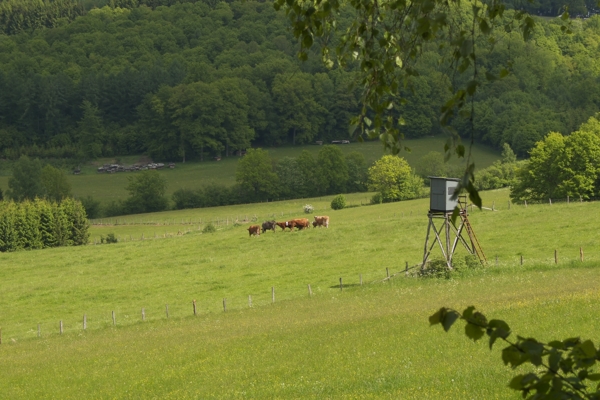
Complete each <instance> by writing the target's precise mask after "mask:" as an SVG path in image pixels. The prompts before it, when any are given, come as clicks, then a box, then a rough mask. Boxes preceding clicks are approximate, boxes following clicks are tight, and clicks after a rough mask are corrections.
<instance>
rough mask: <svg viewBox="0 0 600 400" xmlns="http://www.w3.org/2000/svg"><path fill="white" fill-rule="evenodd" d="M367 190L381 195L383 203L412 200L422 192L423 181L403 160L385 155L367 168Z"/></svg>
mask: <svg viewBox="0 0 600 400" xmlns="http://www.w3.org/2000/svg"><path fill="white" fill-rule="evenodd" d="M369 190H372V191H375V192H379V193H381V198H382V200H383V202H391V201H399V200H408V199H414V198H416V197H419V196H421V194H422V192H423V179H422V178H421V177H419V176H417V175H416V174H415V173H414V171H413V170H412V169H411V168H410V165H408V162H406V160H405V159H404V158H402V157H398V156H393V155H386V156H383V157H382V158H380V159H379V160H377V161H376V162H375V164H374V165H373V166H372V167H371V168H369Z"/></svg>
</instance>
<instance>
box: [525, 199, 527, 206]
mask: <svg viewBox="0 0 600 400" xmlns="http://www.w3.org/2000/svg"><path fill="white" fill-rule="evenodd" d="M525 208H527V200H525Z"/></svg>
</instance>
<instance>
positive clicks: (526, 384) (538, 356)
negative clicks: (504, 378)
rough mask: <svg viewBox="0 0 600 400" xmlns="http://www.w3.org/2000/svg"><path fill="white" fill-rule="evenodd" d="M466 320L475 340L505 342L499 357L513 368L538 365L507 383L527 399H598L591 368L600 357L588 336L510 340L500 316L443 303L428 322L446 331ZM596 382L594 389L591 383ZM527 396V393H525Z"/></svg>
mask: <svg viewBox="0 0 600 400" xmlns="http://www.w3.org/2000/svg"><path fill="white" fill-rule="evenodd" d="M459 320H462V321H465V334H466V335H467V337H468V338H470V339H473V341H477V340H479V339H481V338H482V337H483V336H484V335H487V336H488V337H489V346H490V349H492V347H493V346H494V344H495V343H496V342H497V341H498V339H500V340H501V341H502V342H504V343H505V344H506V345H507V346H506V347H505V348H504V349H502V361H503V362H504V364H505V365H509V366H510V367H511V368H513V369H515V368H517V367H518V366H520V365H522V364H527V363H529V364H531V365H533V366H535V367H537V369H536V370H537V371H538V372H530V373H527V374H519V375H516V376H515V377H514V378H513V379H512V380H511V381H510V383H509V385H508V386H509V387H510V388H511V389H514V390H518V391H520V392H521V393H522V395H523V398H529V399H536V400H537V399H594V400H598V399H600V383H597V384H595V382H600V373H598V372H594V371H593V369H594V367H595V366H596V363H597V362H598V361H600V349H599V348H597V347H596V346H595V345H594V343H593V342H592V341H591V340H584V341H582V340H581V339H580V338H569V339H565V340H563V341H559V340H554V341H551V342H549V343H543V342H540V341H538V340H536V339H535V338H524V337H522V336H518V335H517V337H516V340H510V339H509V336H510V335H511V333H512V332H511V329H510V327H509V326H508V324H507V323H506V322H505V321H503V320H499V319H492V320H490V321H488V320H487V318H486V316H485V315H483V314H482V313H480V312H479V311H476V310H475V307H473V306H470V307H467V308H466V309H465V310H464V311H463V312H462V314H461V313H459V312H458V311H456V310H453V309H451V308H446V307H442V308H440V309H439V310H438V311H437V312H436V313H435V314H433V315H432V316H430V317H429V323H430V324H431V325H437V324H440V325H442V327H443V328H444V330H445V331H446V332H448V331H449V330H450V328H451V327H452V326H453V325H454V323H455V322H456V321H459ZM594 384H595V385H596V386H595V389H590V386H592V385H594ZM528 396H529V397H528Z"/></svg>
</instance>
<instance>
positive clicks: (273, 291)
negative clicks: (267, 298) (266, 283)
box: [271, 286, 275, 303]
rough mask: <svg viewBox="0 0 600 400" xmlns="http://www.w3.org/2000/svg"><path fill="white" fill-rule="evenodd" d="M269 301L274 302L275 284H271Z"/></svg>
mask: <svg viewBox="0 0 600 400" xmlns="http://www.w3.org/2000/svg"><path fill="white" fill-rule="evenodd" d="M271 302H272V303H275V286H271Z"/></svg>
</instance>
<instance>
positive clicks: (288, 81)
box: [0, 0, 600, 161]
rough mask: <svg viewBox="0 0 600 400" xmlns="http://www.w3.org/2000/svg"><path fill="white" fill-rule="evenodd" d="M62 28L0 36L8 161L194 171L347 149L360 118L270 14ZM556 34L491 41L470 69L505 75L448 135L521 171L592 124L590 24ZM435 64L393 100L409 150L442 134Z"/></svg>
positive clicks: (233, 12)
mask: <svg viewBox="0 0 600 400" xmlns="http://www.w3.org/2000/svg"><path fill="white" fill-rule="evenodd" d="M11 1H13V0H11ZM11 1H3V2H0V4H2V5H4V6H5V7H8V5H9V4H13V3H12V2H11ZM23 4H26V3H23ZM27 4H29V3H27ZM32 4H33V3H32ZM52 4H54V2H52ZM98 5H102V4H100V3H98ZM122 6H125V7H124V8H122ZM85 7H87V6H85ZM507 14H508V13H507ZM350 17H351V13H349V14H348V16H347V18H344V17H342V19H341V21H340V22H341V25H342V26H343V25H344V24H349V23H350V22H349V21H350ZM506 18H510V15H507V16H506ZM61 21H62V22H61V23H57V24H55V25H52V26H51V27H48V28H44V29H29V30H20V31H15V32H14V34H11V35H2V36H0V66H1V68H0V114H1V115H2V116H3V118H2V119H1V120H0V156H2V157H6V158H10V159H18V158H19V157H20V156H21V155H23V154H25V155H28V156H29V157H31V158H35V157H40V158H67V159H72V160H86V159H93V158H95V157H100V156H114V155H125V154H140V153H146V154H149V155H150V156H151V157H152V158H154V159H155V160H157V161H158V160H160V161H183V160H202V159H205V158H207V157H213V156H227V155H230V154H233V153H235V152H236V151H240V150H243V149H246V148H248V147H249V146H250V145H254V146H271V145H278V144H285V143H289V144H303V143H311V142H314V141H316V140H323V141H325V142H328V141H330V140H334V139H341V138H347V137H348V125H349V121H350V119H351V117H352V116H353V115H356V114H357V113H359V111H360V107H359V100H360V99H359V94H358V93H359V91H358V89H357V88H356V86H354V85H353V83H354V82H355V80H356V79H355V78H356V74H357V72H358V71H357V70H356V67H357V66H356V65H354V64H349V65H347V66H345V67H344V68H342V67H339V66H334V67H333V68H332V69H327V68H325V67H324V66H323V65H322V64H321V60H320V56H319V55H318V54H316V53H314V52H310V53H309V56H308V60H307V61H306V62H304V63H300V62H299V61H298V60H297V58H296V51H297V50H298V45H297V43H296V42H295V40H294V39H293V36H292V34H291V33H290V31H289V29H288V22H287V20H286V19H285V17H284V15H283V14H282V13H281V12H277V11H275V10H274V9H273V7H272V4H270V3H261V2H256V1H245V2H238V1H232V2H218V1H212V2H211V1H198V2H178V3H176V4H175V3H173V2H166V3H164V4H163V3H160V2H158V3H157V4H151V3H150V2H137V1H133V2H131V4H130V5H126V4H121V5H119V4H117V3H114V4H113V3H110V4H109V3H107V5H106V6H105V7H103V8H92V9H89V11H86V12H85V13H84V14H82V15H79V16H78V17H77V18H74V19H72V20H71V19H67V20H61ZM44 26H45V25H44ZM560 27H561V25H560V24H559V23H558V22H555V21H539V24H538V28H536V30H535V31H534V32H533V40H532V41H531V42H529V43H523V42H521V41H519V40H515V38H514V34H509V33H496V34H495V35H496V36H495V37H494V40H495V41H496V51H494V52H493V53H482V54H480V55H479V56H478V63H479V65H480V68H481V69H482V70H484V71H489V72H497V71H499V70H500V69H501V68H502V67H503V66H505V65H506V64H507V63H508V62H510V65H512V70H511V71H510V72H511V74H509V75H508V76H507V77H505V78H503V79H500V80H496V81H491V82H488V83H486V84H484V85H482V86H481V89H480V90H478V92H477V95H476V97H475V103H474V110H475V119H474V124H473V126H471V125H470V124H468V123H467V122H465V121H464V120H461V119H458V118H456V119H455V120H453V121H452V122H451V126H452V127H453V128H454V129H456V130H457V132H459V133H460V134H462V135H468V134H469V132H470V131H471V129H474V132H475V137H476V139H477V140H478V141H481V142H484V143H488V144H490V145H492V146H495V147H496V148H501V146H502V145H503V144H504V143H508V144H509V145H510V146H511V148H512V149H513V150H514V151H515V153H516V154H517V155H519V156H521V157H524V156H526V155H527V154H528V151H529V150H530V149H531V148H532V147H533V146H534V144H535V143H536V142H537V141H539V140H540V139H541V138H543V137H544V136H545V135H546V134H547V133H548V132H550V131H555V132H559V133H562V134H564V135H566V134H568V133H569V132H572V131H574V130H576V129H577V127H578V126H579V125H580V124H581V123H582V122H584V121H585V120H586V119H587V118H589V117H590V116H591V115H593V114H594V113H595V112H596V110H597V109H598V106H599V104H600V90H599V87H600V85H599V84H598V79H599V74H600V73H598V72H597V71H598V68H596V64H597V60H598V59H600V57H598V54H597V53H598V51H600V50H599V49H600V46H595V45H594V43H597V42H600V23H599V20H598V17H595V16H594V17H592V18H589V19H588V20H585V21H582V20H577V21H574V22H573V26H572V30H573V34H572V35H568V36H565V35H562V34H561V32H562V31H561V29H560ZM334 40H336V39H334ZM445 51H447V50H445V49H444V48H441V49H440V48H439V46H437V45H430V46H424V48H423V49H422V52H423V56H422V57H420V59H419V61H418V62H417V63H416V65H415V66H414V70H415V74H414V76H412V77H411V79H410V81H409V85H407V87H406V88H401V89H400V92H401V97H402V98H403V99H404V102H405V106H404V107H403V108H402V110H398V111H397V113H396V115H395V117H397V118H399V119H401V120H402V121H403V124H404V125H403V128H402V131H403V133H404V135H405V136H406V137H409V138H418V137H424V136H428V135H437V134H440V133H442V131H443V130H442V127H441V126H440V123H439V111H440V109H441V107H442V106H443V104H444V100H445V99H446V98H447V97H448V96H449V94H450V89H449V88H450V86H451V85H452V84H453V82H455V81H456V80H457V79H458V80H460V79H461V78H460V77H455V76H454V75H453V74H452V69H451V68H449V66H448V65H446V64H444V63H440V62H441V60H443V58H444V56H445V55H446V54H445Z"/></svg>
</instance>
